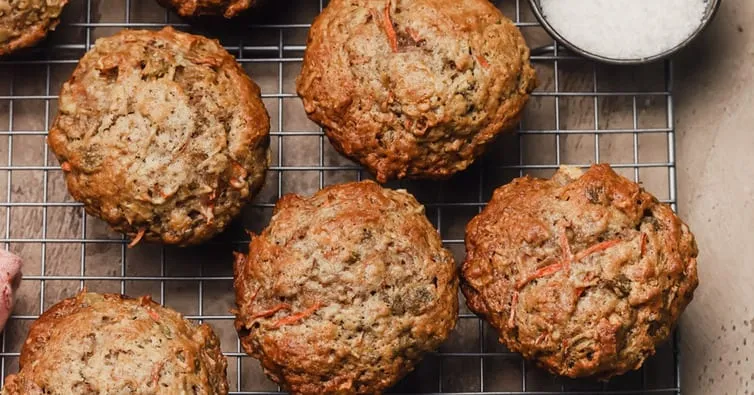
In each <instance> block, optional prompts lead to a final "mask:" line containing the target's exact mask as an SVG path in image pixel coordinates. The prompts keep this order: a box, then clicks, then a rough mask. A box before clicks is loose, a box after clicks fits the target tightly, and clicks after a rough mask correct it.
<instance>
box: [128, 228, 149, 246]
mask: <svg viewBox="0 0 754 395" xmlns="http://www.w3.org/2000/svg"><path fill="white" fill-rule="evenodd" d="M146 231H147V228H141V229H139V232H138V233H136V237H134V238H133V239H131V242H130V243H128V248H134V247H136V245H137V244H139V242H140V241H141V238H142V237H144V233H145V232H146Z"/></svg>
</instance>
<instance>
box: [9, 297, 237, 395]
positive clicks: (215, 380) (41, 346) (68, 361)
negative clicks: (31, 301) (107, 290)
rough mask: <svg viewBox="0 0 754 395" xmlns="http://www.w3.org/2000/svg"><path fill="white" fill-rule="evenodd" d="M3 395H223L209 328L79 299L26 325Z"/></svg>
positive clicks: (166, 314) (170, 314)
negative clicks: (15, 365) (17, 368)
mask: <svg viewBox="0 0 754 395" xmlns="http://www.w3.org/2000/svg"><path fill="white" fill-rule="evenodd" d="M19 365H20V371H19V373H18V374H16V375H10V376H8V377H7V378H6V380H5V387H4V388H3V394H6V395H14V394H25V395H34V394H40V395H41V394H50V395H56V394H60V395H63V394H65V395H69V394H92V393H98V394H125V393H139V394H178V393H192V394H206V395H214V394H227V393H228V383H227V379H226V375H225V369H226V366H227V362H226V360H225V357H224V356H223V355H222V352H221V349H220V342H219V340H218V339H217V337H216V336H215V334H214V332H213V331H212V328H210V327H209V325H206V324H204V325H199V326H197V325H194V324H192V323H190V322H189V321H187V320H186V319H184V318H183V316H182V315H180V314H179V313H177V312H175V311H173V310H171V309H168V308H164V307H161V306H160V305H159V304H157V303H155V302H153V301H152V300H151V299H150V298H149V297H141V298H139V299H130V298H127V297H124V296H122V295H115V294H96V293H88V292H81V293H79V294H78V295H77V296H75V297H72V298H69V299H65V300H63V301H61V302H59V303H57V304H56V305H54V306H53V307H51V308H50V309H49V310H47V311H46V312H45V313H44V314H42V316H41V317H39V319H38V320H37V321H35V322H34V324H32V326H31V329H30V330H29V335H28V337H27V339H26V342H25V343H24V345H23V349H22V350H21V358H20V361H19Z"/></svg>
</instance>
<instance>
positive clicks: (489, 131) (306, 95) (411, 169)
mask: <svg viewBox="0 0 754 395" xmlns="http://www.w3.org/2000/svg"><path fill="white" fill-rule="evenodd" d="M534 86H535V77H534V69H533V68H532V67H531V65H530V64H529V49H528V48H527V47H526V43H525V42H524V38H523V37H522V36H521V33H520V32H519V31H518V29H517V28H516V27H515V26H514V25H513V23H512V22H511V21H510V20H508V19H507V18H506V17H505V16H503V14H502V13H501V12H500V11H499V10H498V9H497V8H496V7H495V6H494V5H492V4H491V3H490V2H489V1H487V0H411V1H408V0H392V1H390V0H388V1H387V2H386V1H385V0H333V1H330V3H329V5H328V6H327V8H326V9H325V10H324V11H323V12H322V14H321V15H320V16H319V17H317V19H316V20H315V21H314V24H313V25H312V28H311V30H310V32H309V39H308V42H307V48H306V53H305V56H304V63H303V69H302V71H301V75H300V76H299V78H298V81H297V89H298V93H299V95H300V96H301V98H302V99H303V102H304V108H305V110H306V112H307V114H308V115H309V117H310V118H311V119H312V120H313V121H315V122H317V123H318V124H320V125H321V126H322V127H323V128H324V131H325V134H326V135H327V136H328V137H329V139H330V141H331V142H332V144H333V145H334V147H335V148H336V149H337V150H338V151H340V152H341V153H342V154H344V155H346V156H348V157H349V158H351V159H353V160H355V161H358V162H360V163H361V164H362V165H364V166H365V167H367V168H368V169H369V170H370V171H371V172H372V173H374V174H375V175H376V177H377V179H378V180H379V181H380V182H385V181H387V180H390V179H400V178H404V177H408V178H433V179H435V178H446V177H448V176H450V175H452V174H454V173H456V172H458V171H461V170H464V169H466V168H467V167H468V166H469V165H471V163H472V162H473V161H474V160H475V158H477V157H478V156H479V155H480V154H482V152H483V151H484V149H485V147H487V146H488V145H489V144H490V143H491V142H492V141H493V140H494V139H495V137H496V136H497V135H498V134H500V133H501V132H503V131H506V130H508V129H511V128H513V127H514V126H515V125H516V124H517V122H518V120H519V118H520V115H521V111H522V109H523V108H524V105H525V104H526V101H527V100H528V97H529V93H530V92H531V91H532V90H533V89H534Z"/></svg>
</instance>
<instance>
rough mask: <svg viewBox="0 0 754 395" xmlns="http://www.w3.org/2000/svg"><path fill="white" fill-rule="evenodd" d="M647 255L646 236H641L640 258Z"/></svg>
mask: <svg viewBox="0 0 754 395" xmlns="http://www.w3.org/2000/svg"><path fill="white" fill-rule="evenodd" d="M646 253H647V234H646V233H642V234H641V256H644V254H646Z"/></svg>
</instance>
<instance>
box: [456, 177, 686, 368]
mask: <svg viewBox="0 0 754 395" xmlns="http://www.w3.org/2000/svg"><path fill="white" fill-rule="evenodd" d="M466 249H467V255H466V261H465V262H464V264H463V270H462V276H463V284H462V290H463V293H464V295H465V296H466V300H467V303H468V306H469V308H470V309H471V310H472V311H474V312H476V313H477V314H479V315H480V316H481V317H483V318H484V319H486V320H487V321H489V322H490V324H491V325H492V326H493V327H495V328H496V329H497V330H498V331H499V335H500V341H501V342H503V343H504V344H505V345H506V346H507V347H508V348H509V349H511V350H513V351H517V352H520V353H522V354H523V355H524V357H525V358H528V359H531V360H534V361H536V362H537V363H538V364H539V365H541V366H542V367H544V368H546V369H549V370H550V371H551V372H552V373H555V374H559V375H563V376H568V377H585V376H592V377H595V378H599V379H607V378H609V377H611V376H615V375H619V374H623V373H625V372H627V371H629V370H632V369H638V368H640V367H641V365H642V363H643V362H644V360H645V359H646V358H647V357H649V356H651V355H653V354H654V353H655V348H656V346H657V345H658V344H660V343H662V342H664V341H665V340H666V339H667V338H668V337H669V336H670V334H671V330H672V328H673V326H674V325H675V323H676V321H677V320H678V317H679V316H680V315H681V312H683V310H684V309H685V307H686V305H688V303H689V302H690V301H691V298H692V294H693V292H694V289H695V288H696V286H697V284H698V278H697V272H696V256H697V246H696V242H695V241H694V236H693V235H692V234H691V232H690V231H689V228H688V227H687V226H686V224H684V223H683V222H682V221H681V220H680V219H678V217H677V216H676V215H675V213H673V211H672V210H671V209H670V207H668V206H667V205H665V204H662V203H660V202H658V201H657V199H656V198H655V197H654V196H652V195H650V194H649V193H647V192H646V191H644V190H643V189H642V188H641V187H639V185H637V184H636V183H634V182H631V181H629V180H627V179H625V178H623V177H621V176H619V175H617V174H616V173H615V172H613V170H612V169H611V168H610V166H608V165H594V166H592V168H591V169H589V170H588V171H586V172H582V171H581V170H578V169H575V168H565V167H564V168H561V169H560V170H559V171H558V172H557V173H556V174H555V175H554V176H553V178H552V179H550V180H542V179H533V178H530V177H523V178H519V179H516V180H514V181H513V182H512V183H510V184H508V185H505V186H503V187H501V188H499V189H498V190H497V191H495V193H494V195H493V197H492V200H491V201H490V203H489V205H488V206H487V207H486V208H485V209H484V211H483V212H482V213H481V214H479V215H478V216H476V217H475V218H474V219H473V220H472V221H471V222H470V223H469V224H468V227H467V228H466Z"/></svg>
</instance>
